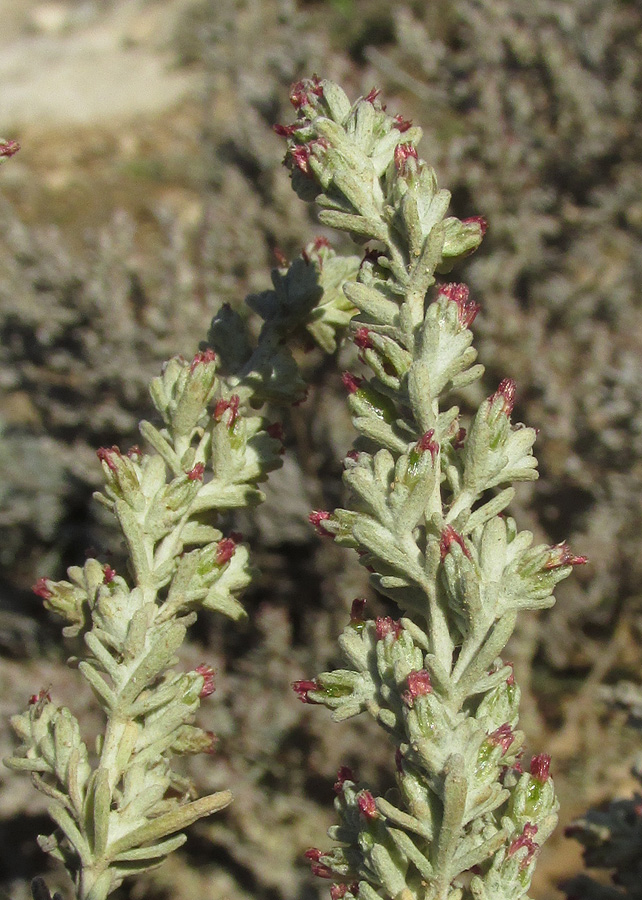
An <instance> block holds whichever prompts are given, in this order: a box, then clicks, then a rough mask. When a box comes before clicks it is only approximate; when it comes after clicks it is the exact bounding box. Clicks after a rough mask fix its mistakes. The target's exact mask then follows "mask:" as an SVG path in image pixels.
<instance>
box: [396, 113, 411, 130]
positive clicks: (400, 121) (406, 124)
mask: <svg viewBox="0 0 642 900" xmlns="http://www.w3.org/2000/svg"><path fill="white" fill-rule="evenodd" d="M392 127H393V128H396V129H397V131H400V132H401V133H402V134H403V133H404V132H405V131H408V129H409V128H411V127H412V122H411V120H410V119H404V117H403V116H394V117H393V125H392Z"/></svg>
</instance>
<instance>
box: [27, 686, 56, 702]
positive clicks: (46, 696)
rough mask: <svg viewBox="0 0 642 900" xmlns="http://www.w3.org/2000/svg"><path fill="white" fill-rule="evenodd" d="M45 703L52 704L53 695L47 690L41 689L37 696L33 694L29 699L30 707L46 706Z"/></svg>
mask: <svg viewBox="0 0 642 900" xmlns="http://www.w3.org/2000/svg"><path fill="white" fill-rule="evenodd" d="M45 703H51V694H50V693H49V691H48V690H47V688H40V690H39V691H38V693H37V694H32V695H31V697H29V706H36V704H40V705H41V706H44V705H45Z"/></svg>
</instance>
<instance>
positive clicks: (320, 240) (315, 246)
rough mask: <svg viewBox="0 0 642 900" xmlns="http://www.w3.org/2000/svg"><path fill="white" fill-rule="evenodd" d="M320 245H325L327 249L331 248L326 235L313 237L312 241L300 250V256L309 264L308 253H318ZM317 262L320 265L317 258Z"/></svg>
mask: <svg viewBox="0 0 642 900" xmlns="http://www.w3.org/2000/svg"><path fill="white" fill-rule="evenodd" d="M322 247H325V248H326V249H327V250H330V249H332V247H331V244H330V241H329V240H328V239H327V238H326V237H322V236H321V235H320V236H319V237H315V239H314V240H313V241H312V244H309V245H308V246H307V247H304V248H303V250H302V251H301V256H302V257H303V259H304V261H305V262H306V263H308V264H309V263H310V260H311V256H310V254H311V253H317V254H318V253H319V252H320V250H321V248H322ZM318 263H319V265H321V260H320V259H319V260H318Z"/></svg>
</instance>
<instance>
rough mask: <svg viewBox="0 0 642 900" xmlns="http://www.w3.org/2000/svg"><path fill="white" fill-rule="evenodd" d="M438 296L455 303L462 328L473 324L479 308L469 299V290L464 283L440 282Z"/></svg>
mask: <svg viewBox="0 0 642 900" xmlns="http://www.w3.org/2000/svg"><path fill="white" fill-rule="evenodd" d="M438 296H441V297H447V298H448V299H449V300H452V301H453V303H456V304H457V317H458V319H459V324H460V325H462V326H463V327H464V328H469V327H470V326H471V325H472V324H473V322H474V321H475V317H476V316H477V313H478V312H479V310H480V309H481V306H480V305H479V304H478V303H475V301H474V300H471V299H470V291H469V290H468V287H467V285H465V284H454V283H453V284H442V285H440V286H439V293H438Z"/></svg>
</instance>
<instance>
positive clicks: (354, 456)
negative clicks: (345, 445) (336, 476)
mask: <svg viewBox="0 0 642 900" xmlns="http://www.w3.org/2000/svg"><path fill="white" fill-rule="evenodd" d="M349 459H350V460H352V462H355V463H356V462H358V461H359V451H358V450H349V451H348V452H347V453H346V458H345V460H344V465H345V464H346V463H347V461H348V460H349ZM346 468H347V465H346Z"/></svg>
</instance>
